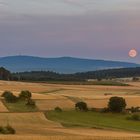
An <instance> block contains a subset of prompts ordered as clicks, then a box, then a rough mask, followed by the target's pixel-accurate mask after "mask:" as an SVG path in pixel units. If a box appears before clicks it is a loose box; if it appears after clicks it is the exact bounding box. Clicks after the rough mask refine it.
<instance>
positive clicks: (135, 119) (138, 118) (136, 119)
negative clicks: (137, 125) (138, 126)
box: [127, 114, 140, 121]
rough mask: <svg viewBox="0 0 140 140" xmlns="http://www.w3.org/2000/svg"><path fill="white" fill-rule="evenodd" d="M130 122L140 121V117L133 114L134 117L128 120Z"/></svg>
mask: <svg viewBox="0 0 140 140" xmlns="http://www.w3.org/2000/svg"><path fill="white" fill-rule="evenodd" d="M127 119H128V120H134V121H140V115H139V114H133V115H132V116H130V117H128V118H127Z"/></svg>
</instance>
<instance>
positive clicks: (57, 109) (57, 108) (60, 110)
mask: <svg viewBox="0 0 140 140" xmlns="http://www.w3.org/2000/svg"><path fill="white" fill-rule="evenodd" d="M54 110H55V111H56V112H62V109H61V108H60V107H56V108H55V109H54Z"/></svg>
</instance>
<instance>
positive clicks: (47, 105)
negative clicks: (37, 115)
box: [36, 99, 75, 110]
mask: <svg viewBox="0 0 140 140" xmlns="http://www.w3.org/2000/svg"><path fill="white" fill-rule="evenodd" d="M36 105H37V107H38V109H39V110H54V108H55V107H60V108H63V109H71V108H74V105H75V103H74V102H72V101H71V100H69V99H52V100H36Z"/></svg>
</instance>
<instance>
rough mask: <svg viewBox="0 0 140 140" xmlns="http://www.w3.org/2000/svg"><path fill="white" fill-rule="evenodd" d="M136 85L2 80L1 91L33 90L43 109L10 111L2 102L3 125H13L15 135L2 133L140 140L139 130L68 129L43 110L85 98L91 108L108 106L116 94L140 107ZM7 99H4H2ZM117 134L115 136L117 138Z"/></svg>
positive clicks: (1, 139) (50, 139)
mask: <svg viewBox="0 0 140 140" xmlns="http://www.w3.org/2000/svg"><path fill="white" fill-rule="evenodd" d="M128 84H130V85H132V86H124V87H123V86H121V87H120V86H119V87H116V86H96V85H60V84H47V83H25V82H6V81H0V94H2V93H3V92H4V91H5V90H9V91H12V92H13V93H14V94H15V95H18V94H19V93H20V91H21V90H30V91H31V92H32V93H33V94H32V95H33V96H32V98H33V99H34V100H35V101H36V104H37V107H38V109H39V110H40V112H34V113H32V112H30V113H29V112H26V113H19V112H15V113H12V112H8V110H7V108H6V107H5V106H4V104H3V103H2V101H1V102H0V125H2V126H3V125H6V124H10V125H12V126H13V127H14V128H15V129H16V131H17V134H16V135H15V136H3V135H1V136H0V140H23V139H24V140H25V139H26V140H140V134H139V133H133V132H122V131H112V130H98V129H90V128H89V129H84V128H77V129H75V128H64V127H63V126H62V125H61V124H59V123H55V122H52V121H49V120H47V119H46V117H45V116H44V114H43V112H41V111H42V110H43V111H45V110H52V109H54V108H55V107H56V106H59V107H61V108H62V109H72V108H74V105H75V102H76V101H80V100H83V101H85V102H87V104H88V106H89V107H97V108H101V107H106V106H107V102H108V99H109V98H110V97H112V96H121V97H124V98H125V99H126V102H127V104H128V107H130V106H140V83H139V82H133V83H128ZM1 99H3V98H1ZM114 136H115V137H114Z"/></svg>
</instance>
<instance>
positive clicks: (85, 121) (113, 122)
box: [45, 110, 140, 132]
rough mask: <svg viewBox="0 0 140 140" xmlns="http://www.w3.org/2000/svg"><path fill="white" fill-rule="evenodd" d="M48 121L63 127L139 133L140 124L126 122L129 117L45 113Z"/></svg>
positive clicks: (79, 113) (68, 112) (69, 112)
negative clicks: (55, 122)
mask: <svg viewBox="0 0 140 140" xmlns="http://www.w3.org/2000/svg"><path fill="white" fill-rule="evenodd" d="M45 115H46V116H47V118H48V119H50V120H53V121H57V122H59V123H61V124H62V125H63V126H65V127H89V128H100V129H104V128H108V129H120V130H130V131H138V132H140V122H138V121H131V120H127V119H126V118H127V117H128V116H129V115H125V114H112V113H97V112H77V111H74V110H73V111H63V112H61V113H59V112H55V111H49V112H47V113H45Z"/></svg>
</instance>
